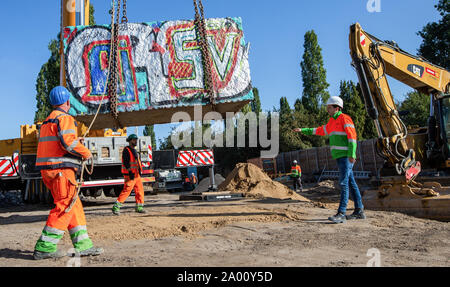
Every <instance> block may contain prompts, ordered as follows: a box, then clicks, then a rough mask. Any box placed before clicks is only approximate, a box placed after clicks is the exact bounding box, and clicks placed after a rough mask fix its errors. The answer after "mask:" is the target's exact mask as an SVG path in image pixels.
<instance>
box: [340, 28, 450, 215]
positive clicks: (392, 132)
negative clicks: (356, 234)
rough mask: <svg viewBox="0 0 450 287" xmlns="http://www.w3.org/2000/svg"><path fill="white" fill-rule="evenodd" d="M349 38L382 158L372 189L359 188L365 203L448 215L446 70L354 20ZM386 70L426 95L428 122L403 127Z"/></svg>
mask: <svg viewBox="0 0 450 287" xmlns="http://www.w3.org/2000/svg"><path fill="white" fill-rule="evenodd" d="M349 41H350V55H351V57H352V66H353V67H354V68H355V70H356V73H357V75H358V78H359V83H360V86H361V91H362V94H363V97H364V102H365V106H366V110H367V112H368V115H369V116H370V118H372V119H373V120H374V123H375V126H376V130H377V133H378V140H377V143H376V148H377V151H378V153H379V155H380V156H381V157H383V158H384V159H385V160H386V169H385V170H384V171H382V173H383V175H382V176H381V180H380V183H379V184H378V189H377V190H369V191H366V192H365V193H364V196H363V201H364V204H365V207H366V208H367V209H374V210H387V211H398V212H403V213H407V214H410V215H414V216H418V217H425V218H432V219H439V220H445V221H449V220H450V188H446V187H442V185H441V184H442V183H444V182H448V181H449V180H450V158H449V155H450V152H449V151H450V146H449V142H448V138H449V137H450V94H449V90H450V73H449V72H448V71H447V70H446V69H444V68H442V67H439V66H437V65H434V64H432V63H430V62H428V61H427V60H426V59H424V58H422V57H418V56H414V55H411V54H409V53H407V52H405V51H403V50H402V49H400V48H399V46H398V45H397V44H396V43H395V42H393V41H382V40H380V39H378V38H376V37H375V36H373V35H371V34H369V33H367V32H366V31H364V30H363V29H362V28H361V26H360V25H359V24H358V23H356V24H354V25H352V26H351V27H350V36H349ZM387 76H391V77H393V78H394V79H396V80H398V81H400V82H402V83H404V84H406V85H408V86H410V87H412V88H414V89H416V90H417V91H418V92H420V93H423V94H426V95H429V96H430V103H431V104H430V116H429V118H428V127H426V128H419V129H415V130H408V128H407V127H406V125H405V124H404V123H403V121H402V119H401V117H400V113H399V111H398V110H397V107H396V105H395V102H394V98H393V95H392V93H391V90H390V88H389V83H388V78H387ZM389 167H390V168H389ZM386 170H394V171H395V172H394V174H386ZM402 175H403V176H402Z"/></svg>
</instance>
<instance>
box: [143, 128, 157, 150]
mask: <svg viewBox="0 0 450 287" xmlns="http://www.w3.org/2000/svg"><path fill="white" fill-rule="evenodd" d="M144 136H146V137H148V136H150V137H151V139H152V149H153V150H155V149H156V135H155V126H154V125H148V126H145V128H144Z"/></svg>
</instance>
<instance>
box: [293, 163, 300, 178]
mask: <svg viewBox="0 0 450 287" xmlns="http://www.w3.org/2000/svg"><path fill="white" fill-rule="evenodd" d="M301 176H302V169H301V167H300V166H299V165H298V164H297V165H294V166H292V167H291V177H301Z"/></svg>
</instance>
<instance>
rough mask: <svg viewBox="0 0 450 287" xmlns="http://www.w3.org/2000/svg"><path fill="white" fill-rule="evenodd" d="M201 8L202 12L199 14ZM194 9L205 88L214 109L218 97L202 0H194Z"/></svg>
mask: <svg viewBox="0 0 450 287" xmlns="http://www.w3.org/2000/svg"><path fill="white" fill-rule="evenodd" d="M197 1H198V4H197ZM199 8H200V13H201V14H199ZM194 10H195V20H194V24H195V27H196V29H197V39H198V41H199V44H200V50H201V53H202V59H203V70H204V82H205V90H206V93H207V94H208V96H209V99H210V102H211V105H212V108H213V110H215V104H216V97H215V89H214V82H213V79H212V73H211V57H210V54H209V48H208V43H207V40H206V21H205V12H204V9H203V4H202V0H194Z"/></svg>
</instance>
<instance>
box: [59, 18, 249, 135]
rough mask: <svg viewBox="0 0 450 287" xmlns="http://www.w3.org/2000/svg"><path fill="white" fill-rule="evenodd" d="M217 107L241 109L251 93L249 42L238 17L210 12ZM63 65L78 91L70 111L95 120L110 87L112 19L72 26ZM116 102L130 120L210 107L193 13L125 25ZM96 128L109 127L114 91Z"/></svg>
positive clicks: (160, 119)
mask: <svg viewBox="0 0 450 287" xmlns="http://www.w3.org/2000/svg"><path fill="white" fill-rule="evenodd" d="M206 27H207V43H208V47H209V52H210V56H211V59H210V61H209V63H210V66H211V74H212V80H213V83H214V90H215V91H216V98H215V99H216V105H215V106H214V110H216V111H218V112H219V113H225V112H228V111H233V112H236V111H238V110H239V109H240V108H241V107H242V106H244V105H245V104H247V103H248V102H249V101H250V100H252V99H253V93H252V86H251V79H250V68H249V63H248V54H249V45H248V44H247V43H246V42H245V40H244V34H243V30H242V22H241V19H240V18H226V19H225V18H224V19H222V18H220V19H208V20H206ZM63 39H64V54H65V71H66V82H67V87H68V89H69V90H70V91H71V92H72V94H73V96H72V97H71V99H70V101H71V106H72V108H71V109H70V113H71V114H72V115H74V116H75V117H76V118H77V119H78V120H80V121H82V122H89V121H90V119H91V118H92V117H93V115H94V114H95V112H96V111H97V108H98V105H99V104H100V101H101V99H102V96H103V95H105V94H107V88H106V87H107V83H106V81H107V77H108V67H109V65H108V61H109V52H110V41H111V27H110V26H107V25H102V26H100V25H96V26H78V27H67V28H65V31H64V37H63ZM118 49H119V57H118V58H119V60H118V61H119V64H118V66H119V69H118V75H119V76H118V89H117V96H118V110H119V119H120V122H121V123H122V124H123V125H125V126H134V125H145V124H155V123H167V122H170V118H171V115H172V114H173V113H174V112H176V111H187V112H189V113H191V114H192V111H193V107H194V106H196V105H203V111H204V112H207V111H209V110H211V109H212V107H211V105H210V104H209V103H210V99H209V96H208V95H207V94H206V92H205V83H204V71H203V64H202V63H203V62H202V54H201V50H200V46H199V43H197V35H196V29H195V25H194V22H193V21H167V22H148V23H140V24H132V23H128V24H121V25H120V26H119V48H118ZM103 103H104V105H103V106H102V113H101V115H100V117H99V119H98V120H97V121H96V124H95V125H94V127H95V128H104V127H109V126H111V125H112V124H111V123H112V122H113V121H112V117H111V116H109V99H108V98H107V97H106V98H104V102H103Z"/></svg>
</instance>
